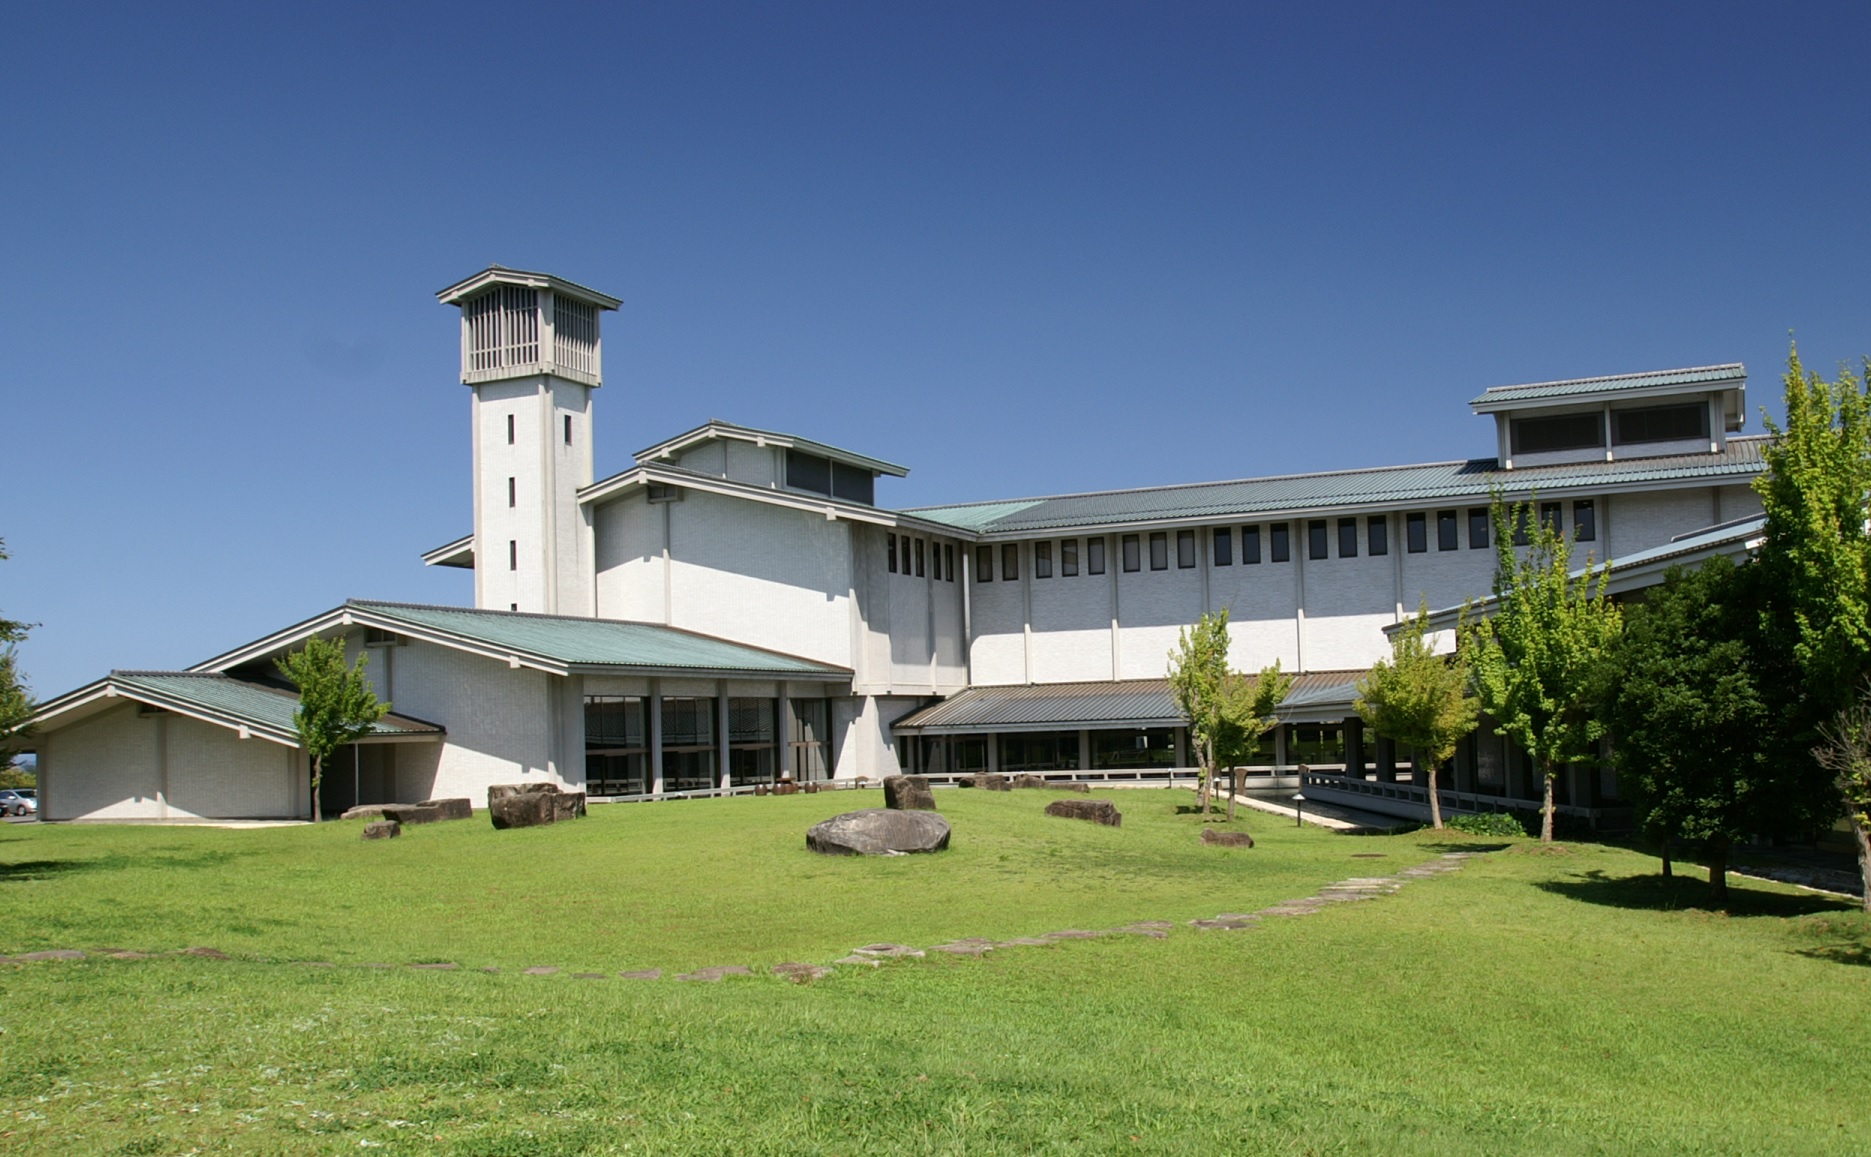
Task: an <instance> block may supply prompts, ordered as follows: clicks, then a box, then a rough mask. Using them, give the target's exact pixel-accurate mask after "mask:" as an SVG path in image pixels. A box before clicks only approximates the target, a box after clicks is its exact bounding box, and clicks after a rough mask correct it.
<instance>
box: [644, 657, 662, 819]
mask: <svg viewBox="0 0 1871 1157" xmlns="http://www.w3.org/2000/svg"><path fill="white" fill-rule="evenodd" d="M647 710H648V711H649V713H650V718H649V724H650V790H651V791H653V792H656V793H658V794H660V793H661V792H662V790H663V688H662V683H661V682H660V681H658V680H656V679H652V680H650V697H649V704H648V707H647Z"/></svg>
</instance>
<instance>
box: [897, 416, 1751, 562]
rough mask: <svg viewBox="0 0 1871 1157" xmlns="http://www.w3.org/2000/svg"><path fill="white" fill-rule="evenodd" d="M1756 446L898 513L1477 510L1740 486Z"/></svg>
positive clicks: (1188, 518)
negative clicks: (1605, 492) (1491, 502)
mask: <svg viewBox="0 0 1871 1157" xmlns="http://www.w3.org/2000/svg"><path fill="white" fill-rule="evenodd" d="M1766 441H1767V439H1766V438H1765V437H1761V436H1753V437H1740V438H1729V439H1728V440H1727V443H1726V446H1725V447H1724V448H1723V450H1722V451H1721V452H1720V453H1715V454H1682V455H1675V456H1670V457H1661V458H1630V459H1620V460H1618V461H1614V462H1581V463H1570V464H1566V465H1559V466H1532V467H1526V468H1522V469H1516V470H1511V471H1510V470H1501V469H1499V465H1500V464H1499V462H1498V461H1497V460H1495V459H1493V458H1471V459H1469V460H1467V461H1465V462H1431V463H1427V464H1424V465H1420V466H1386V467H1379V468H1376V469H1371V470H1340V471H1331V472H1328V473H1322V474H1291V475H1284V476H1279V477H1273V478H1247V479H1241V480H1239V481H1233V482H1202V483H1195V484H1192V485H1186V486H1153V487H1148V488H1145V489H1140V490H1108V491H1102V492H1096V493H1091V494H1062V495H1057V496H1055V497H1051V498H1032V499H1025V500H1022V501H1018V502H997V503H995V502H981V503H967V504H962V505H958V506H929V507H917V508H912V509H910V510H906V511H904V512H903V513H905V514H910V515H914V516H916V517H918V518H921V519H925V520H927V521H931V522H939V523H943V524H945V525H950V526H956V527H961V528H965V529H969V530H973V531H974V532H975V533H977V534H979V535H982V536H984V537H1007V538H1011V537H1017V536H1023V535H1024V536H1034V535H1040V534H1045V533H1047V532H1051V531H1066V530H1080V531H1083V530H1096V529H1100V528H1110V529H1120V528H1124V527H1128V526H1136V525H1151V524H1155V525H1166V524H1175V523H1193V522H1201V521H1214V520H1216V519H1221V518H1243V519H1251V518H1255V517H1267V516H1281V515H1284V516H1288V517H1291V516H1295V515H1301V514H1308V513H1325V512H1330V511H1335V510H1342V509H1344V508H1347V507H1351V508H1358V509H1382V508H1391V509H1396V508H1404V507H1409V506H1412V505H1421V504H1424V503H1429V502H1446V501H1476V500H1479V501H1485V500H1486V499H1487V496H1488V492H1489V488H1490V487H1494V486H1498V487H1500V488H1501V489H1502V490H1503V491H1504V492H1506V493H1507V494H1509V495H1525V494H1526V493H1527V492H1529V491H1534V490H1537V491H1539V492H1540V493H1541V494H1552V495H1554V496H1555V497H1557V496H1559V495H1562V494H1567V493H1572V492H1577V491H1581V490H1600V489H1616V488H1619V487H1625V486H1633V485H1645V486H1657V487H1667V486H1669V485H1671V484H1678V485H1708V484H1710V483H1712V482H1719V481H1721V480H1724V479H1732V480H1734V481H1736V482H1743V481H1746V480H1748V479H1750V478H1752V477H1754V476H1755V475H1756V474H1759V473H1760V472H1761V470H1762V469H1763V468H1764V467H1763V463H1762V459H1761V448H1762V446H1763V445H1764V444H1765V443H1766Z"/></svg>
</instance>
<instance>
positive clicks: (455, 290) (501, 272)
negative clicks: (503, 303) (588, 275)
mask: <svg viewBox="0 0 1871 1157" xmlns="http://www.w3.org/2000/svg"><path fill="white" fill-rule="evenodd" d="M490 285H524V286H528V287H529V288H532V289H550V290H551V291H552V292H554V293H562V294H564V295H565V296H567V297H571V298H576V299H577V300H579V301H583V302H588V303H590V304H592V305H595V306H597V307H598V308H599V309H616V308H617V307H618V306H620V305H622V304H624V303H623V302H622V301H619V300H618V299H617V298H615V297H612V296H611V295H610V294H608V293H599V292H598V291H597V290H595V289H592V288H591V287H590V286H588V285H580V284H578V283H577V282H576V281H567V280H565V279H564V278H563V277H554V276H553V275H552V274H550V273H535V272H533V271H531V270H528V269H508V268H507V267H506V266H504V265H490V266H488V267H487V268H486V269H483V270H481V271H480V272H479V273H477V274H475V275H474V276H473V277H469V278H465V279H463V280H461V281H457V282H455V284H453V285H451V286H449V287H448V288H447V289H442V290H438V291H437V292H436V294H435V298H436V300H437V301H439V302H441V303H442V304H443V305H454V304H456V303H457V302H460V301H464V300H466V299H467V298H470V297H473V296H474V295H475V294H476V293H479V292H480V291H481V290H483V289H485V288H487V287H488V286H490Z"/></svg>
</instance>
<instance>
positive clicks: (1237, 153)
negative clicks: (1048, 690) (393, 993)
mask: <svg viewBox="0 0 1871 1157" xmlns="http://www.w3.org/2000/svg"><path fill="white" fill-rule="evenodd" d="M276 7H278V6H268V5H251V4H243V5H234V6H227V7H222V8H217V7H214V6H211V5H206V4H194V5H187V6H179V7H176V8H174V9H173V10H163V9H158V8H154V7H152V6H125V7H124V8H122V9H121V10H117V11H113V10H111V9H110V8H109V7H108V6H91V7H82V8H76V7H72V6H54V5H39V6H31V7H22V8H19V9H16V10H14V11H12V12H10V14H9V17H8V21H9V28H8V35H7V36H6V37H5V38H4V40H3V41H0V102H3V104H0V107H4V109H5V115H4V117H0V149H3V150H4V151H3V152H0V156H3V157H4V168H3V169H0V172H4V180H0V245H3V248H0V254H4V269H5V272H6V275H5V276H4V277H0V429H3V430H4V431H5V434H6V440H5V446H6V469H5V473H4V475H0V477H3V478H4V482H0V537H4V538H5V539H6V541H7V545H8V548H9V549H10V550H11V552H12V554H13V558H12V559H11V560H10V561H8V562H5V563H0V613H5V614H7V615H9V616H11V617H17V618H25V619H29V620H33V621H36V622H38V623H40V624H42V625H41V626H40V627H39V628H38V629H37V630H36V631H35V632H34V634H33V636H32V638H31V640H30V641H29V642H28V643H27V644H26V646H25V647H24V648H23V655H24V660H25V665H26V669H27V672H28V674H29V676H30V677H31V678H32V680H33V683H34V686H35V688H36V689H37V690H38V691H39V692H40V693H41V694H44V695H50V694H56V693H59V692H62V691H64V690H67V689H69V688H71V687H73V686H76V685H77V684H79V683H82V682H85V681H87V680H90V679H92V678H95V677H97V676H99V675H101V674H103V673H104V672H105V671H106V670H108V669H110V668H112V667H125V668H134V667H173V666H181V665H186V664H188V663H191V662H194V661H197V660H199V659H202V658H205V657H207V656H208V655H211V654H213V653H215V652H217V651H219V650H221V649H224V648H226V647H229V646H232V645H235V644H237V643H240V642H243V641H245V640H248V639H250V638H253V637H255V636H257V635H260V634H262V633H264V632H266V631H268V630H271V629H274V628H277V627H280V626H283V625H285V624H287V623H290V622H293V621H296V620H297V619H299V618H302V617H305V616H307V615H310V614H313V613H316V612H318V611H320V610H323V609H325V608H327V607H330V606H332V605H335V604H336V603H338V602H339V601H341V600H342V599H344V598H345V597H347V596H363V597H375V598H390V599H406V600H413V601H426V602H465V601H467V600H468V599H469V597H470V590H469V586H468V583H467V581H466V577H465V575H464V574H462V573H461V572H455V571H447V572H438V571H435V570H425V569H424V568H423V567H422V566H421V564H420V562H419V561H418V559H417V554H418V553H419V552H420V551H422V550H424V549H426V548H428V547H431V546H435V545H438V544H440V543H442V542H445V541H447V540H449V539H451V538H454V537H456V536H457V535H459V534H462V533H465V532H466V531H467V530H468V529H469V495H468V489H467V471H468V444H467V414H468V409H467V391H466V390H465V389H464V388H463V387H462V386H461V385H460V384H459V383H458V380H457V376H456V375H457V366H456V356H457V352H456V351H457V346H456V336H455V325H456V322H455V315H454V311H452V310H449V309H446V308H444V307H442V306H440V305H437V304H436V303H435V301H434V299H433V296H432V294H433V292H434V291H435V290H436V289H438V288H440V287H442V286H443V285H446V284H448V283H450V282H452V281H454V280H456V279H458V278H460V277H463V276H466V275H467V274H469V273H471V272H473V271H475V270H477V269H479V268H481V267H482V266H484V265H486V264H487V263H489V262H494V261H498V262H501V263H503V264H508V265H514V266H521V267H526V268H533V269H547V270H551V271H553V272H556V273H559V274H561V275H563V276H566V277H570V278H572V279H574V280H577V281H581V282H584V283H586V284H589V285H593V286H595V287H597V288H600V289H603V290H605V291H607V292H610V293H612V294H615V295H617V296H619V297H622V298H623V299H624V300H625V305H624V308H623V310H622V311H621V312H620V313H618V314H614V315H610V316H609V318H608V319H607V322H606V333H605V338H606V341H605V345H606V353H607V357H606V369H607V385H606V386H605V388H604V390H603V391H602V392H601V393H600V395H599V397H598V402H597V428H596V432H597V439H598V468H599V473H600V476H602V475H603V474H605V473H609V472H612V471H615V470H617V469H621V468H622V467H623V466H624V465H625V464H626V463H627V462H628V460H629V454H630V452H631V451H633V450H635V449H638V448H640V447H642V446H645V445H648V444H650V443H653V442H655V441H658V440H660V439H662V438H664V437H666V436H668V435H670V434H673V433H676V432H678V431H681V430H684V429H687V428H689V427H690V426H692V425H695V424H696V423H698V422H700V421H702V420H704V419H706V418H708V417H721V418H726V419H729V420H733V421H739V422H744V423H748V424H752V425H761V426H768V427H773V428H778V429H782V430H788V431H795V432H799V433H802V434H806V435H808V436H811V437H813V438H816V439H819V440H822V441H829V442H832V443H835V444H839V445H844V446H848V447H851V448H852V449H856V450H860V451H863V452H866V453H870V454H874V455H876V456H879V457H883V458H888V459H892V460H895V461H900V462H903V463H905V464H907V465H909V466H910V467H912V473H911V475H910V477H909V478H907V479H905V480H901V481H889V480H887V481H886V482H885V483H884V484H883V486H882V487H881V488H880V493H879V500H880V501H882V502H884V503H886V504H889V505H910V504H918V503H932V502H946V501H960V500H967V499H980V498H993V497H1013V496H1020V495H1027V494H1035V493H1048V492H1058V491H1066V490H1076V489H1093V488H1109V487H1124V486H1142V485H1150V484H1154V483H1167V482H1177V481H1190V480H1196V479H1207V478H1220V477H1241V476H1249V475H1256V474H1266V473H1278V472H1286V471H1301V470H1319V469H1329V468H1334V467H1346V466H1360V465H1376V464H1382V463H1392V462H1407V461H1422V460H1434V459H1442V458H1458V457H1467V456H1471V455H1479V454H1486V453H1489V452H1490V450H1491V446H1492V439H1491V436H1490V433H1489V427H1488V426H1487V425H1486V423H1485V422H1484V421H1483V420H1482V419H1479V418H1475V417H1472V416H1470V415H1469V414H1468V411H1467V409H1466V407H1465V405H1464V403H1465V402H1466V400H1467V399H1468V398H1470V397H1472V396H1473V395H1474V394H1476V393H1478V392H1479V391H1480V390H1481V389H1482V388H1484V387H1486V386H1490V385H1498V384H1503V383H1509V382H1518V381H1535V380H1542V379H1547V378H1552V377H1568V376H1578V375H1588V374H1603V373H1615V372H1620V371H1625V370H1637V369H1651V368H1658V367H1664V366H1677V365H1693V364H1702V363H1708V362H1717V361H1728V360H1741V361H1745V362H1747V364H1748V367H1749V369H1750V371H1751V372H1752V374H1753V381H1752V386H1753V389H1752V391H1751V394H1750V401H1751V402H1753V403H1756V404H1762V403H1767V404H1771V403H1772V402H1773V400H1774V398H1775V397H1776V396H1777V393H1778V374H1779V372H1780V370H1781V368H1782V367H1783V365H1784V358H1785V352H1786V342H1787V335H1788V332H1789V330H1793V331H1797V334H1798V336H1799V339H1800V342H1801V345H1802V349H1803V351H1804V352H1805V354H1806V355H1807V357H1808V359H1809V361H1810V362H1811V363H1813V364H1815V365H1818V366H1820V367H1821V368H1824V369H1827V370H1830V369H1831V368H1833V367H1834V366H1836V365H1837V363H1838V362H1840V361H1841V360H1845V359H1851V360H1854V361H1855V360H1856V359H1857V358H1858V357H1859V356H1860V355H1862V354H1864V353H1866V352H1868V351H1871V272H1868V271H1871V213H1868V212H1867V205H1871V179H1868V178H1871V150H1867V148H1866V142H1867V141H1868V140H1871V123H1868V122H1871V107H1868V105H1871V97H1867V95H1866V89H1865V86H1864V83H1863V79H1862V71H1863V67H1862V65H1863V60H1862V56H1863V51H1862V50H1863V46H1864V45H1865V44H1866V43H1867V42H1871V7H1867V6H1866V5H1864V4H1862V3H1853V4H1842V3H1837V4H1828V3H1805V4H1800V5H1786V6H1780V5H1757V6H1727V5H1718V4H1707V3H1697V4H1681V5H1661V4H1658V5H1630V4H1607V5H1590V4H1575V5H1549V6H1543V7H1542V8H1540V9H1537V10H1536V9H1535V8H1534V6H1530V5H1484V4H1475V5H1466V6H1438V5H1427V4H1413V5H1389V4H1385V5H1287V6H1280V7H1261V6H1254V5H1248V4H1223V5H1200V4H1194V5H1173V4H1151V5H1144V4H1118V5H1114V4H1090V3H1084V4H1015V3H995V4H985V5H979V6H970V5H964V4H950V5H922V6H911V5H889V4H886V5H876V4H852V5H849V6H813V5H807V4H747V5H719V4H701V3H686V4H680V5H668V6H654V7H653V6H643V5H592V6H590V7H584V8H579V7H558V6H553V5H547V4H536V5H525V6H516V5H513V4H510V3H509V4H502V5H481V4H472V3H455V4H449V5H435V6H431V7H426V8H425V7H421V6H417V5H375V4H373V5H360V6H342V5H337V4H328V5H317V6H304V8H303V9H302V10H301V11H299V12H297V13H293V12H282V11H275V10H274V9H275V8H276ZM1750 428H1752V429H1758V428H1759V421H1758V419H1757V418H1755V419H1751V420H1750Z"/></svg>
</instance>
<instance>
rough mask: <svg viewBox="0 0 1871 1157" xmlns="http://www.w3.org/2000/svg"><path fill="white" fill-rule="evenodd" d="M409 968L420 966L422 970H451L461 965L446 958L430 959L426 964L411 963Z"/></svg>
mask: <svg viewBox="0 0 1871 1157" xmlns="http://www.w3.org/2000/svg"><path fill="white" fill-rule="evenodd" d="M410 967H411V968H420V969H422V970H423V971H424V972H453V971H455V969H457V968H460V967H461V965H459V964H455V963H453V962H452V961H447V960H432V961H430V962H428V963H426V964H412V965H410Z"/></svg>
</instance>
